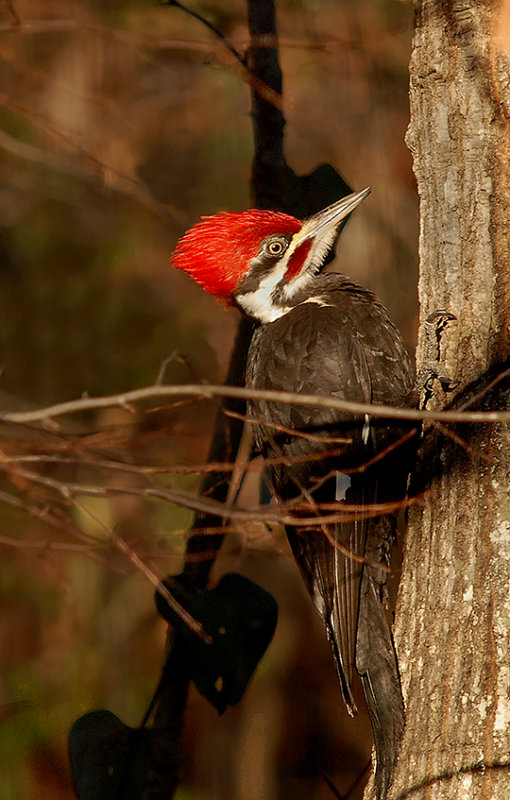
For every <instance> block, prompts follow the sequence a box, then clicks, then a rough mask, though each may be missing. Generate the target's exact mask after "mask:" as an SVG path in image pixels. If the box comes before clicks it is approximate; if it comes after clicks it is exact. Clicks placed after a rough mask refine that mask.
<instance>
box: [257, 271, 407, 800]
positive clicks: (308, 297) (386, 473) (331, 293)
mask: <svg viewBox="0 0 510 800" xmlns="http://www.w3.org/2000/svg"><path fill="white" fill-rule="evenodd" d="M246 383H247V385H248V386H250V387H254V388H257V389H280V390H286V391H293V392H302V393H316V394H323V395H327V396H330V397H336V398H341V399H345V400H354V401H358V402H369V403H384V404H390V405H397V406H401V405H403V404H405V402H406V398H407V396H408V395H409V393H410V391H411V389H412V386H413V371H412V368H411V364H410V361H409V357H408V354H407V352H406V350H405V347H404V345H403V343H402V340H401V337H400V335H399V333H398V331H397V330H396V328H395V327H394V325H393V323H392V322H391V320H390V318H389V316H388V314H387V312H386V310H385V309H384V307H383V306H382V305H381V304H380V303H379V302H378V301H377V299H376V298H375V296H374V295H373V294H372V293H371V292H369V291H367V290H366V289H363V288H362V287H360V286H358V285H357V284H355V283H353V282H352V281H351V280H349V279H348V278H346V277H344V276H342V275H338V274H325V275H319V276H317V277H315V278H313V280H312V281H311V282H308V283H307V285H306V289H304V290H303V292H302V294H301V295H300V294H299V293H298V294H296V295H295V296H293V298H292V308H291V310H289V311H287V312H286V313H285V314H283V315H282V316H280V317H279V318H278V319H276V320H275V321H273V322H269V323H266V324H263V325H260V326H259V327H258V329H257V330H256V332H255V334H254V337H253V340H252V344H251V347H250V353H249V356H248V370H247V376H246ZM248 413H249V416H250V417H253V418H255V419H256V420H257V423H256V424H254V436H255V442H256V446H257V448H258V450H259V451H260V452H261V453H263V454H264V456H266V457H269V458H274V457H276V458H279V457H281V456H284V457H289V461H288V462H287V463H285V464H277V465H274V466H273V467H271V468H270V473H271V478H272V482H273V485H274V489H275V493H276V494H277V495H278V496H279V497H280V498H282V500H285V501H286V502H288V501H289V499H292V498H296V497H299V496H302V497H303V499H304V500H305V508H304V509H303V510H302V511H301V512H300V513H301V514H302V515H304V516H306V517H313V516H314V515H315V514H317V515H318V523H317V524H316V525H313V526H310V527H300V526H293V527H288V529H287V535H288V538H289V541H290V544H291V547H292V550H293V552H294V555H295V557H296V559H297V561H298V563H299V566H300V568H301V571H302V574H303V577H304V579H305V582H306V585H307V587H308V590H309V592H310V594H311V595H312V598H313V600H314V603H315V605H316V607H317V609H318V611H319V613H320V615H321V617H322V619H323V622H324V624H325V627H326V631H327V634H328V638H329V640H330V642H331V644H332V647H333V653H334V657H335V662H336V666H337V670H338V674H339V678H340V683H341V687H342V692H343V696H344V699H345V702H346V705H347V708H348V710H349V712H350V713H351V714H354V713H356V703H355V700H354V696H353V681H354V680H355V676H354V667H355V668H356V671H357V672H358V674H359V675H360V679H361V683H362V685H363V690H364V693H365V697H366V700H367V704H368V708H369V712H370V717H371V721H372V727H373V730H374V739H375V746H376V756H377V772H376V785H377V791H378V796H379V797H380V798H382V797H384V796H385V794H386V791H387V788H388V785H389V782H390V780H391V776H392V772H393V766H394V760H395V757H396V752H397V750H398V742H399V740H400V736H401V733H402V729H403V724H404V711H403V702H402V697H401V691H400V685H399V677H398V669H397V664H396V658H395V653H394V649H393V643H392V638H391V633H390V629H389V625H388V621H387V618H386V612H385V610H384V608H383V605H384V601H385V583H386V576H387V573H386V571H384V570H381V569H378V568H377V567H375V566H371V565H370V564H374V563H382V564H385V565H387V564H388V563H389V558H390V550H391V545H392V543H393V541H394V538H395V527H396V522H395V514H386V515H379V516H375V517H371V516H370V514H371V513H372V512H371V511H370V506H371V505H373V504H375V503H391V502H395V503H396V504H397V505H398V502H399V501H401V500H402V499H403V498H404V496H405V493H406V483H407V473H408V469H409V458H410V453H411V451H412V444H410V439H409V428H408V427H407V426H406V425H405V424H401V423H399V424H396V423H395V421H394V420H387V419H380V418H375V417H366V416H362V417H360V418H357V419H356V418H353V416H352V415H351V414H346V413H342V412H339V411H336V410H330V409H323V408H317V407H307V406H301V405H292V404H290V405H289V404H285V403H274V402H267V401H260V400H252V401H251V402H250V403H249V409H248ZM411 440H412V437H411ZM325 451H327V455H326V457H324V458H320V459H317V458H315V456H317V455H318V454H320V453H325ZM378 455H379V456H380V458H379V459H378V458H377V457H378ZM310 456H311V457H312V458H309V459H308V460H306V457H310ZM335 499H337V500H341V501H342V502H343V503H345V504H346V505H347V506H348V507H352V506H355V507H357V508H358V509H359V510H358V513H357V514H356V513H354V512H353V513H351V514H350V519H349V521H346V522H342V523H340V524H334V525H329V526H326V527H325V525H324V522H321V519H320V510H319V509H318V508H316V507H315V504H317V505H320V504H323V503H331V502H333V501H335ZM306 504H308V507H306ZM332 542H336V543H338V544H339V545H340V546H341V548H342V549H338V548H337V547H335V546H334V545H333V543H332ZM345 551H348V553H351V554H353V555H354V556H362V557H364V559H366V561H368V562H370V564H367V563H366V561H365V563H363V562H362V561H360V560H355V559H354V558H351V557H349V556H348V555H346V554H345Z"/></svg>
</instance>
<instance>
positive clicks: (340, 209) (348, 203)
mask: <svg viewBox="0 0 510 800" xmlns="http://www.w3.org/2000/svg"><path fill="white" fill-rule="evenodd" d="M371 191H372V190H371V188H370V187H369V186H368V187H367V188H366V189H363V191H361V192H354V193H353V194H348V195H347V197H342V199H341V200H338V201H337V202H336V203H333V205H332V206H328V207H327V208H325V209H323V211H319V213H318V214H314V215H313V217H309V218H308V219H307V220H305V222H304V223H303V227H302V228H301V230H300V231H299V234H298V238H299V244H302V242H306V240H307V239H314V238H315V237H316V236H317V235H319V236H320V237H322V236H323V235H324V234H325V233H327V232H329V231H331V230H334V229H336V228H337V227H338V225H339V224H340V223H341V221H342V220H343V219H345V217H346V216H347V215H348V214H350V213H351V211H354V209H355V208H356V206H358V205H359V204H360V203H361V201H362V200H364V199H365V197H368V195H369V194H370V192H371Z"/></svg>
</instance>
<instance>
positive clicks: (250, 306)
mask: <svg viewBox="0 0 510 800" xmlns="http://www.w3.org/2000/svg"><path fill="white" fill-rule="evenodd" d="M286 268H287V267H286V264H284V263H281V262H280V263H278V265H277V266H275V268H274V269H272V270H271V272H269V273H268V274H267V275H266V277H265V278H263V279H262V280H261V282H260V283H259V285H258V287H257V288H256V289H255V291H254V292H246V293H245V294H240V295H239V296H238V298H237V302H238V303H239V305H240V306H241V307H242V308H243V309H244V310H245V311H246V313H247V314H249V315H250V316H252V317H255V318H256V319H258V320H260V321H261V322H274V320H275V319H278V317H283V315H284V314H286V313H287V311H290V308H288V307H286V306H281V305H276V304H275V303H274V302H273V299H272V297H271V295H272V293H273V291H274V290H275V288H276V286H277V285H278V284H279V283H280V281H281V280H282V278H283V276H284V274H285V270H286Z"/></svg>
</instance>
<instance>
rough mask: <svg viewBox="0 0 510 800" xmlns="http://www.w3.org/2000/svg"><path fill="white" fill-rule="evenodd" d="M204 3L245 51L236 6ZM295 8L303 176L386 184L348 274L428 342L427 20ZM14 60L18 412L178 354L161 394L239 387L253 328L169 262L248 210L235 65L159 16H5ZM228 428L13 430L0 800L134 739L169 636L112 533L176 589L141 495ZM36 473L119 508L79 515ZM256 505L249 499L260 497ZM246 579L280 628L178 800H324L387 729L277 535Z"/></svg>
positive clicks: (34, 1)
mask: <svg viewBox="0 0 510 800" xmlns="http://www.w3.org/2000/svg"><path fill="white" fill-rule="evenodd" d="M190 7H192V8H193V9H194V10H196V11H199V12H200V13H202V14H204V15H205V16H207V18H208V19H209V20H211V22H213V23H214V24H215V25H216V26H217V27H219V28H220V29H221V30H222V31H223V32H224V34H225V35H226V36H228V37H229V39H230V40H231V41H232V42H233V43H234V45H235V46H236V47H237V48H238V49H240V50H241V51H242V50H243V49H244V48H245V47H246V45H247V25H246V8H245V5H244V3H243V2H241V0H235V2H230V3H228V4H227V3H222V2H220V0H208V1H207V2H199V1H198V0H193V2H191V0H190ZM277 13H278V24H279V35H280V47H281V63H282V69H283V72H284V112H285V115H286V119H287V126H286V154H287V159H288V161H289V164H290V165H291V166H292V168H293V169H294V170H295V171H296V172H297V173H298V174H306V173H309V172H310V171H311V170H313V169H314V168H315V167H316V166H317V164H319V163H322V162H329V163H331V164H332V165H333V166H334V167H335V168H336V169H337V170H338V171H339V172H340V173H341V174H342V175H343V177H344V178H345V179H346V180H347V181H348V182H349V184H350V185H351V186H352V187H353V188H354V189H356V190H358V189H361V188H363V187H364V186H366V185H371V186H372V189H373V193H372V195H371V196H370V199H369V200H368V201H367V202H366V203H365V204H364V205H363V207H362V208H361V209H360V210H359V211H358V212H357V213H356V215H355V216H354V217H353V219H352V220H351V221H350V223H349V226H348V228H347V231H346V233H345V235H344V237H343V238H342V241H341V243H340V245H339V248H338V266H337V268H338V269H340V270H341V271H345V272H347V273H348V274H350V275H351V276H352V277H354V278H355V279H357V280H359V281H360V282H362V283H364V284H365V285H368V286H370V288H372V289H374V290H375V291H376V292H377V293H378V294H379V295H380V296H381V297H382V299H383V301H384V302H385V304H386V305H387V306H388V307H389V308H390V310H391V312H392V314H393V316H394V318H395V320H396V322H397V324H399V325H400V327H401V329H402V330H403V332H404V334H405V336H406V338H407V341H408V342H409V345H410V347H412V346H413V341H414V329H415V316H416V307H417V306H416V288H415V286H416V249H417V247H416V240H417V207H416V206H417V204H416V197H415V188H414V181H413V177H412V172H411V160H410V155H409V153H408V151H407V149H406V147H405V144H404V140H403V139H404V134H405V128H406V124H407V119H408V109H407V61H408V58H409V53H410V40H411V28H412V7H411V3H407V2H396V0H358V2H356V3H353V2H352V0H336V1H335V0H300V2H291V0H282V2H278V3H277ZM0 59H1V61H2V69H1V72H0V178H1V180H0V308H1V312H0V354H1V358H0V367H1V381H0V410H1V411H16V410H21V409H26V408H36V407H39V406H44V405H46V404H50V403H54V402H58V401H62V400H68V399H73V398H78V397H80V396H82V395H87V394H89V395H91V396H93V395H103V394H109V393H119V392H123V391H125V390H128V389H131V388H136V387H142V386H147V385H150V384H152V383H153V382H154V381H155V380H156V378H157V376H158V373H159V370H160V367H161V365H162V363H163V362H164V361H165V359H167V358H168V356H170V355H171V354H176V353H179V354H183V355H184V356H185V357H186V359H187V361H186V362H185V361H183V360H182V359H180V358H178V357H174V358H173V359H172V360H171V361H170V362H169V363H168V365H167V367H166V370H165V376H164V379H165V381H167V382H188V381H190V380H192V381H195V380H196V379H207V380H212V381H221V380H222V378H223V376H224V373H225V369H226V365H227V363H228V357H229V351H230V346H231V342H232V338H233V335H234V332H235V327H236V321H237V318H236V312H234V311H230V312H228V313H227V312H226V311H225V309H223V307H222V306H221V305H220V304H219V303H218V302H216V301H215V300H213V299H211V298H210V297H208V296H206V295H205V293H204V292H202V291H201V290H200V289H198V288H197V287H196V286H194V285H192V283H191V281H189V280H188V279H187V278H186V276H184V275H182V274H178V273H177V271H173V270H172V269H171V267H170V266H169V256H170V253H171V251H172V249H173V247H174V245H175V242H176V240H177V238H178V237H179V236H180V235H181V234H182V233H183V231H184V230H185V229H186V227H188V226H189V225H191V224H193V222H195V221H196V220H197V219H198V218H199V216H200V215H201V214H207V213H213V212H215V211H217V210H220V209H242V208H246V207H248V206H249V204H250V185H249V180H250V168H251V157H252V150H253V145H252V134H251V120H250V97H249V88H248V86H247V84H246V82H245V81H244V80H243V76H242V73H241V72H240V70H239V67H238V66H237V65H236V63H235V61H234V59H233V58H232V56H231V55H230V54H229V53H228V52H227V50H226V49H225V47H224V45H223V44H222V43H221V42H219V41H218V40H216V39H215V38H214V37H213V36H212V34H211V33H210V32H209V31H208V30H206V29H205V28H203V27H202V26H201V25H200V24H199V23H198V22H197V21H196V20H192V19H191V18H189V17H188V16H186V15H185V14H184V13H183V12H182V11H180V10H179V9H177V8H170V7H165V6H162V5H158V3H157V2H156V0H154V2H152V3H151V2H141V0H126V2H122V1H121V0H115V2H111V1H110V2H101V1H100V0H83V1H82V2H73V0H53V2H51V3H47V2H43V0H12V2H9V3H7V2H6V3H3V4H2V5H1V6H0ZM214 416H215V407H214V404H213V403H209V404H208V403H205V402H203V401H197V402H193V403H191V402H188V403H174V404H170V403H164V404H162V407H160V408H158V409H156V410H154V409H152V410H150V411H148V410H147V409H146V408H145V407H143V406H142V407H137V408H135V409H130V408H120V407H119V408H114V409H110V410H106V411H103V412H100V413H99V412H98V413H92V412H88V413H84V414H82V415H74V416H72V417H71V416H70V417H66V418H63V419H59V420H58V424H56V423H50V422H49V421H47V422H46V423H45V424H43V425H42V426H34V425H25V426H21V425H19V426H14V425H8V424H3V425H2V428H1V433H0V436H1V441H0V467H1V478H0V503H1V506H0V507H1V511H2V517H1V519H2V523H1V525H0V552H1V563H0V602H1V606H0V608H1V615H0V800H29V799H31V798H37V799H38V800H63V798H70V797H72V796H73V792H72V786H71V779H70V772H69V767H68V763H67V754H66V737H67V732H68V729H69V727H70V725H71V724H72V722H73V720H74V719H76V717H78V716H79V715H81V714H84V713H86V712H87V711H88V710H90V709H92V708H100V707H105V708H108V709H111V710H112V711H113V712H114V713H115V714H118V715H119V716H120V717H121V718H122V719H123V720H124V721H125V722H126V723H127V724H129V725H135V726H136V725H137V724H138V723H139V722H140V720H141V718H142V716H143V712H144V709H145V707H146V705H147V704H148V702H149V700H150V696H151V693H152V691H153V689H154V687H155V685H156V682H157V679H158V675H159V669H160V666H161V663H162V654H163V647H164V639H165V626H164V623H163V621H162V620H161V619H160V618H159V617H158V615H157V613H156V610H155V607H154V604H153V587H152V586H151V585H150V583H149V582H148V581H147V580H146V579H145V578H144V577H143V576H142V575H141V573H140V572H139V570H137V568H136V566H135V564H134V563H133V562H132V561H130V559H129V558H128V557H126V555H124V554H122V553H121V552H119V550H118V548H116V547H115V545H114V543H113V542H112V536H111V532H112V531H115V533H116V535H118V536H120V537H122V539H123V541H125V542H127V543H128V545H129V546H130V547H131V548H132V550H133V551H134V552H136V554H137V555H138V556H139V557H140V558H142V560H143V561H144V562H145V563H146V564H147V565H148V566H150V568H151V569H152V570H153V571H154V573H156V574H157V575H159V576H163V575H165V574H167V573H172V572H177V571H178V570H179V566H180V563H181V559H182V552H183V539H184V536H183V534H184V533H185V531H186V529H187V527H188V526H189V524H190V522H191V520H192V514H191V512H190V511H187V510H185V509H183V508H179V507H176V506H174V505H171V504H169V503H165V502H159V503H156V502H154V501H147V500H145V499H143V498H140V497H139V496H135V495H133V494H130V493H129V490H130V489H133V488H137V489H140V488H143V487H144V486H152V485H154V482H156V481H157V485H158V486H162V487H164V488H165V487H166V488H169V489H173V490H176V491H182V492H190V493H193V492H195V491H196V489H197V485H198V480H199V474H198V472H197V470H195V471H193V470H192V469H191V468H192V466H193V465H197V464H202V463H203V462H204V461H205V459H206V456H207V451H208V446H209V438H210V435H211V432H212V429H213V425H214ZM112 462H114V463H115V464H116V467H115V468H113V467H112ZM119 465H120V466H119ZM140 466H149V467H152V468H155V469H158V470H162V471H161V472H158V473H156V472H154V471H153V472H145V473H143V474H141V473H139V472H137V469H136V468H137V467H140ZM121 467H122V470H121ZM177 467H179V468H181V467H184V468H187V469H185V470H181V471H173V472H172V471H168V470H172V469H173V470H175V469H176V468H177ZM23 469H33V470H35V471H36V472H37V474H38V475H41V476H42V477H43V478H45V479H48V481H51V480H55V481H61V482H67V483H72V484H82V485H83V484H87V485H94V486H97V487H100V488H101V487H103V488H104V487H112V486H114V487H124V488H125V489H126V494H125V495H122V494H119V495H116V496H115V497H105V496H101V495H100V493H99V494H98V496H82V495H80V496H79V497H78V499H77V501H76V502H74V499H73V498H74V495H70V496H65V495H63V494H62V493H61V492H59V491H56V490H55V489H54V488H52V487H51V486H50V485H49V483H46V484H44V483H37V482H35V483H34V482H33V481H31V480H30V479H28V478H27V476H26V475H24V474H23ZM20 470H21V471H20ZM165 470H166V471H165ZM243 502H244V504H245V505H248V504H249V503H252V504H253V505H256V503H257V487H256V481H254V480H251V481H249V482H248V486H247V488H246V490H245V491H244V494H243ZM232 569H234V570H239V571H241V572H244V574H246V575H247V576H249V577H250V578H252V579H254V580H256V581H258V582H259V583H261V585H263V586H264V587H265V588H266V589H268V590H269V591H271V592H272V593H273V594H274V595H275V596H276V598H277V599H278V602H279V604H280V610H281V614H280V623H279V626H278V630H277V634H276V637H275V640H274V642H273V643H272V645H271V647H270V649H269V651H268V653H267V655H266V657H265V659H264V661H263V662H262V664H261V666H260V667H259V670H258V673H257V676H256V678H255V680H254V682H253V684H252V686H251V687H250V689H249V690H248V695H247V698H246V700H245V701H243V703H242V704H241V705H240V706H239V707H238V708H235V709H233V710H230V711H228V712H227V713H226V714H225V715H224V717H222V718H221V720H219V719H218V717H217V715H216V712H215V711H214V710H213V709H212V708H210V707H208V706H207V704H206V702H205V701H204V700H203V699H202V698H199V697H198V695H196V694H195V693H194V694H192V697H191V701H190V708H189V714H188V723H187V729H186V734H185V757H184V764H183V783H182V787H181V789H180V790H179V794H178V800H216V798H218V800H220V798H221V800H280V798H281V799H282V800H283V799H286V798H291V797H292V798H293V799H294V800H300V799H301V798H307V799H308V798H313V800H323V799H324V800H326V799H327V798H329V797H331V796H332V794H331V789H330V788H329V787H328V785H327V782H326V781H325V780H324V779H323V778H322V777H321V774H325V775H326V776H327V778H328V779H330V780H331V781H333V783H334V784H335V785H336V786H337V788H338V791H340V792H345V791H346V790H347V787H348V786H349V785H350V784H351V783H352V781H353V780H354V779H355V778H356V775H357V774H358V773H359V772H360V770H361V769H362V768H363V766H364V764H365V762H366V761H367V760H368V758H369V753H370V737H369V732H368V723H367V721H366V719H363V718H360V719H359V720H356V721H354V722H352V721H350V720H347V719H346V716H345V713H344V711H343V708H342V703H341V698H340V694H339V691H338V687H337V684H336V676H335V675H334V671H333V668H332V665H331V663H330V656H329V650H328V646H327V644H326V643H325V642H324V641H323V634H322V631H321V627H320V625H319V624H318V622H317V620H316V619H315V615H314V612H313V610H312V609H311V608H310V603H309V601H308V598H307V597H306V596H305V592H304V589H303V588H302V586H301V583H300V579H299V576H298V575H297V573H296V569H295V567H294V566H293V564H292V562H291V559H290V556H289V554H288V551H287V549H286V545H285V543H284V540H283V538H282V536H281V533H280V532H278V531H268V530H266V529H265V528H263V527H261V526H257V525H255V524H254V525H253V526H250V525H248V526H247V525H243V527H242V529H240V530H237V529H236V530H234V532H233V533H232V534H231V535H230V536H229V537H228V543H227V547H226V549H225V553H224V554H223V555H222V556H221V557H220V559H219V561H218V564H217V568H216V573H217V576H218V575H220V574H222V573H223V572H225V571H227V570H232ZM360 791H361V790H358V793H357V794H353V795H352V797H353V798H355V797H360V796H361V794H360Z"/></svg>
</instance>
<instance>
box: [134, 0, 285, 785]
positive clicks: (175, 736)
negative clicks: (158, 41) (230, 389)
mask: <svg viewBox="0 0 510 800" xmlns="http://www.w3.org/2000/svg"><path fill="white" fill-rule="evenodd" d="M248 19H249V29H250V35H251V36H252V37H255V36H257V37H259V36H261V35H264V34H272V35H273V36H274V37H275V38H274V40H273V41H274V42H276V21H275V13H274V2H273V0H248ZM249 59H250V62H251V70H252V72H253V74H254V75H255V76H256V77H258V78H259V79H261V80H262V81H263V82H264V83H265V84H266V85H267V86H269V87H270V88H271V89H272V90H274V91H275V92H277V93H278V94H279V95H280V94H281V86H282V76H281V70H280V65H279V60H278V52H277V49H276V47H250V54H249ZM252 107H253V129H254V140H255V155H254V160H253V174H252V193H253V199H254V203H255V205H257V206H259V207H265V208H278V209H280V208H284V207H285V201H283V202H282V198H284V197H286V196H290V191H289V190H288V189H286V187H287V184H288V183H289V182H290V181H291V180H292V178H294V177H295V176H294V173H292V171H291V170H290V169H289V167H288V166H287V163H286V161H285V156H284V154H283V129H284V125H285V120H284V117H283V114H282V112H281V110H280V108H277V107H276V106H275V105H274V104H271V103H269V102H268V101H267V100H265V99H262V98H261V97H260V96H259V95H258V94H257V93H256V92H255V91H254V89H253V88H252ZM252 333H253V327H252V324H251V323H250V322H249V321H248V320H246V319H244V318H243V319H242V320H241V321H240V324H239V328H238V331H237V336H236V339H235V344H234V350H233V353H232V357H231V360H230V365H229V369H228V375H227V382H228V383H229V384H230V385H234V386H239V385H242V384H243V383H244V372H245V366H246V356H247V353H248V348H249V345H250V341H251V336H252ZM223 408H224V409H228V410H230V411H235V412H237V414H241V415H242V414H243V413H244V412H245V409H246V406H245V403H244V401H240V400H235V399H228V398H227V399H225V400H224V401H223ZM242 430H243V424H242V422H241V420H240V419H239V418H236V417H232V416H226V415H225V414H224V413H223V411H222V410H220V411H219V413H218V418H217V422H216V429H215V433H214V437H213V441H212V445H211V449H210V452H209V459H210V460H212V461H233V460H235V458H236V454H237V451H238V448H239V444H240V441H241V436H242ZM229 477H230V475H227V474H226V473H225V474H222V473H219V474H218V473H212V474H209V475H206V476H205V478H204V480H203V482H202V486H201V493H202V494H205V495H207V496H209V497H213V498H214V499H216V500H220V501H223V502H224V501H225V500H226V497H227V493H228V486H229ZM219 524H220V525H221V520H219V519H218V517H215V516H211V515H209V514H198V515H197V517H196V518H195V521H194V525H193V527H194V529H197V528H198V529H200V528H210V527H216V526H217V525H219ZM222 541H223V536H222V535H220V534H219V535H217V536H210V535H201V534H200V533H193V534H192V535H191V536H190V537H189V539H188V542H187V547H186V555H187V556H189V558H188V559H187V560H186V563H185V565H184V572H185V574H186V575H187V576H189V577H191V578H192V579H193V581H194V582H195V584H196V585H197V586H199V587H203V586H206V585H207V583H208V580H209V575H210V572H211V568H212V566H213V563H214V560H215V555H216V553H217V552H218V550H219V549H220V547H221V544H222ZM200 554H204V558H202V559H200V558H197V556H200ZM188 688H189V669H188V653H187V648H186V644H185V642H184V641H183V639H182V637H180V636H178V635H177V634H176V633H175V632H171V634H170V635H169V639H168V645H167V652H166V657H165V666H164V670H163V675H162V680H161V683H160V686H159V689H158V700H157V707H156V711H155V715H154V732H155V737H156V738H155V740H154V741H155V743H154V748H153V752H152V757H151V763H150V766H149V780H148V786H147V789H146V791H145V794H144V800H169V798H171V797H173V795H174V793H175V790H176V788H177V786H178V783H179V779H178V770H179V764H180V747H181V736H182V731H183V727H184V718H185V710H186V698H187V694H188Z"/></svg>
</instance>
